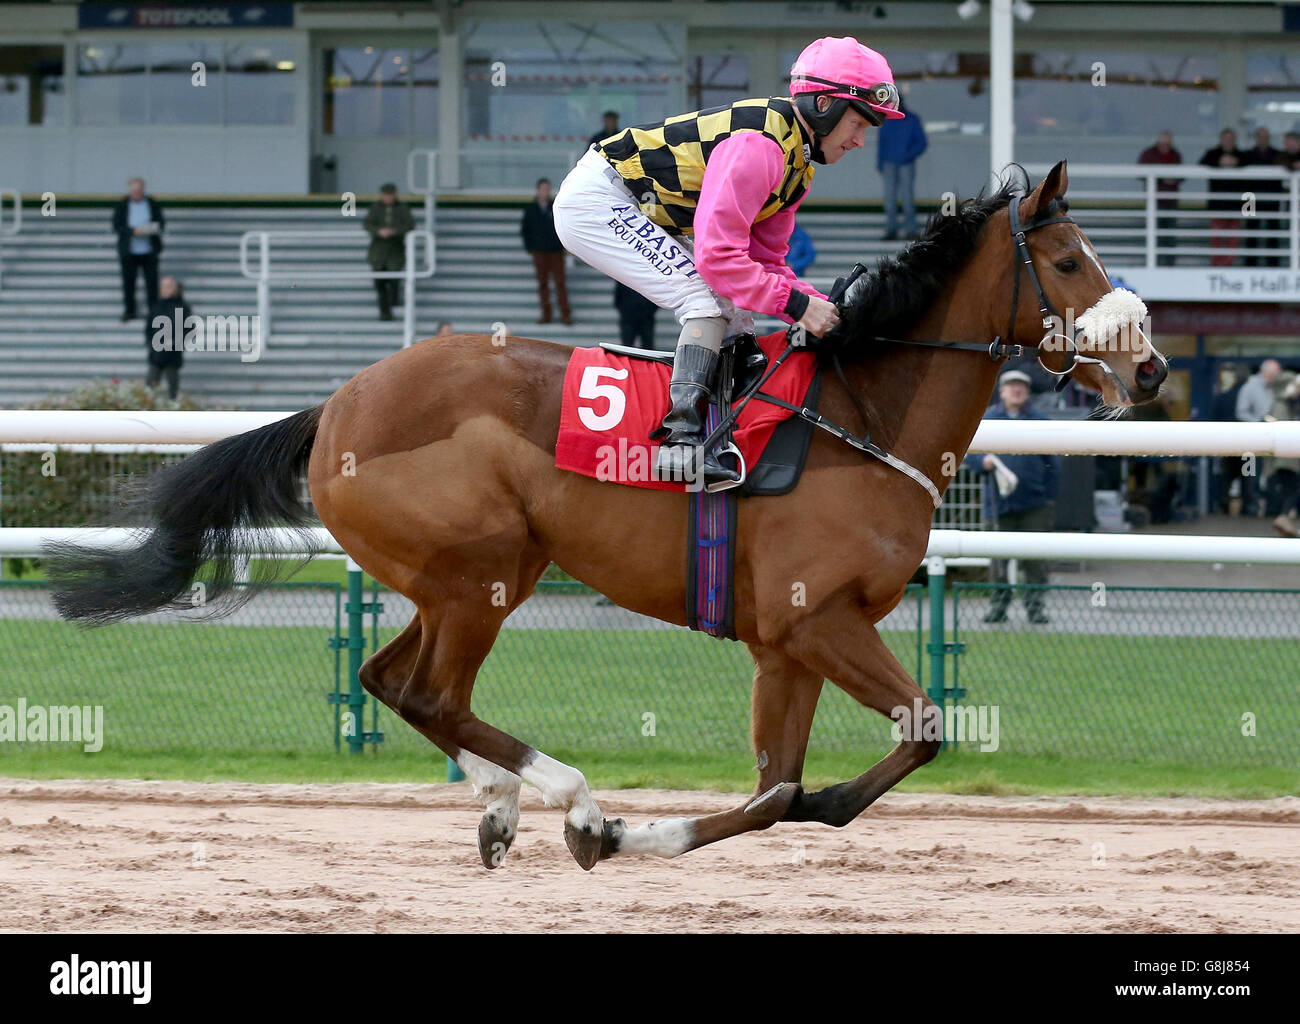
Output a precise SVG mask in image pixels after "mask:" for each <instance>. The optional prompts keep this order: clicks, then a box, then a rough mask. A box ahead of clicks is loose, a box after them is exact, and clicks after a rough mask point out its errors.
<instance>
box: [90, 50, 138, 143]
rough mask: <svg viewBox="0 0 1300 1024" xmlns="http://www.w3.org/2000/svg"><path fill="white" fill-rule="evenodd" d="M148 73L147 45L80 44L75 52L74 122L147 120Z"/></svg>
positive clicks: (122, 122)
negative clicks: (75, 117) (75, 120)
mask: <svg viewBox="0 0 1300 1024" xmlns="http://www.w3.org/2000/svg"><path fill="white" fill-rule="evenodd" d="M148 74H149V48H148V47H147V46H134V45H129V44H126V43H89V44H86V45H83V46H81V47H80V48H79V49H78V53H77V122H78V123H79V124H148V123H149V92H148Z"/></svg>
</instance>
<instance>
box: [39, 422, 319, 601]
mask: <svg viewBox="0 0 1300 1024" xmlns="http://www.w3.org/2000/svg"><path fill="white" fill-rule="evenodd" d="M320 414H321V409H320V407H319V406H317V407H316V408H314V409H305V410H303V411H302V412H300V413H297V414H296V415H294V416H289V417H287V418H285V419H282V420H278V421H277V422H275V423H271V424H268V425H267V426H265V427H259V428H258V429H257V430H250V431H249V432H248V433H246V434H238V435H236V436H235V437H227V438H225V439H223V440H221V441H218V442H216V443H215V444H210V445H208V446H207V447H206V448H203V449H201V450H200V451H197V452H195V453H194V454H193V455H191V456H190V457H189V458H187V459H185V460H184V461H182V462H180V463H178V464H176V465H175V466H171V467H169V468H168V469H165V470H163V471H161V472H160V473H157V474H156V475H155V476H154V477H152V478H151V479H150V480H149V482H148V484H147V485H146V487H145V489H144V492H143V493H142V495H141V497H140V498H139V499H138V500H137V501H136V502H135V503H134V508H135V510H136V511H142V512H144V513H146V514H147V516H148V518H149V520H150V522H151V523H152V525H151V526H149V527H147V528H145V529H144V530H142V531H141V535H140V539H139V543H138V544H136V545H135V546H133V547H131V548H129V549H126V550H117V551H111V550H100V549H97V548H92V547H85V546H83V545H80V544H70V543H55V544H49V545H47V546H46V548H45V551H44V555H45V559H46V561H45V568H46V573H47V575H48V576H49V579H50V581H51V582H52V584H53V598H54V606H55V607H56V608H57V609H58V611H59V614H60V615H62V616H63V617H64V618H65V619H71V620H73V621H76V622H84V623H88V624H91V625H102V624H104V623H107V622H116V621H118V620H119V619H127V618H130V617H131V616H133V615H143V614H144V613H146V612H152V611H157V610H159V609H163V608H177V609H185V610H187V611H195V610H196V609H199V610H202V611H205V612H206V613H208V614H225V613H227V612H229V611H232V610H233V609H235V608H237V607H238V606H239V605H241V604H243V602H244V601H246V600H247V599H248V598H249V597H251V596H252V594H253V592H254V591H255V589H256V585H257V584H263V585H264V584H266V583H269V582H271V581H272V580H274V579H275V578H276V577H277V576H279V575H281V574H282V573H281V571H280V568H279V566H280V563H263V565H262V567H261V569H260V570H259V571H258V572H257V574H256V576H255V578H254V580H253V583H254V586H252V587H241V588H236V587H235V586H234V583H235V565H236V558H235V556H236V555H238V554H240V553H242V552H249V553H251V554H253V555H256V554H258V553H259V552H261V553H265V552H267V551H269V550H270V545H269V544H267V543H266V534H261V533H259V528H260V527H268V526H296V527H307V526H309V525H310V524H311V523H312V520H313V516H312V513H311V510H310V509H309V508H308V507H307V506H306V505H305V504H304V503H303V501H302V499H301V497H300V492H299V487H300V480H301V477H302V474H303V473H304V472H305V470H306V467H307V459H308V457H309V456H310V455H311V448H312V444H313V442H314V441H315V439H316V428H317V426H318V424H319V423H320ZM205 565H206V567H207V568H206V569H205V571H204V573H203V585H202V589H198V590H192V589H191V588H192V584H193V583H194V580H195V576H196V575H198V573H199V568H200V567H201V566H205ZM209 570H210V571H209ZM196 595H197V596H196Z"/></svg>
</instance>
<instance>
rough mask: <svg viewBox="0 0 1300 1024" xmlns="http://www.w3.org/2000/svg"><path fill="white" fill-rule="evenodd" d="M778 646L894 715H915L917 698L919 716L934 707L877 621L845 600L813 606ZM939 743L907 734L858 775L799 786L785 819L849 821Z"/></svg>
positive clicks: (932, 753) (930, 754) (858, 698)
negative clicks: (814, 787)
mask: <svg viewBox="0 0 1300 1024" xmlns="http://www.w3.org/2000/svg"><path fill="white" fill-rule="evenodd" d="M783 650H784V651H785V653H786V654H788V655H790V656H792V657H794V658H797V659H798V660H799V662H801V663H802V664H804V665H807V666H808V667H809V668H810V669H812V670H814V671H816V672H819V673H821V674H823V675H824V676H825V677H826V678H827V679H829V680H831V682H833V683H834V684H835V685H836V686H838V687H839V688H840V689H842V690H843V691H844V692H845V693H847V694H848V695H849V696H851V697H852V698H853V699H854V700H856V701H858V702H859V703H860V704H864V705H865V706H867V707H869V708H872V709H873V710H875V711H879V712H880V713H881V714H882V715H884V716H885V717H886V718H889V719H891V720H895V710H896V709H898V708H905V709H906V710H907V712H908V713H909V714H910V713H912V712H913V711H914V709H915V708H916V707H917V705H916V704H914V703H913V702H914V701H917V700H919V701H920V702H921V703H920V707H921V709H922V715H923V716H928V715H931V714H936V713H937V712H936V711H935V710H931V709H933V708H935V704H934V702H933V701H932V700H930V698H929V697H927V696H926V695H925V694H924V693H923V692H922V691H921V688H920V687H919V686H917V685H916V682H915V681H914V680H913V679H912V677H911V676H910V675H908V673H907V670H906V669H905V668H903V666H902V665H900V664H899V662H898V659H897V658H895V657H894V655H893V653H892V652H891V651H890V650H889V648H888V647H886V646H885V642H884V641H883V640H882V639H881V638H880V634H879V632H877V630H876V627H875V626H874V625H872V624H871V622H870V621H868V619H867V618H866V617H865V616H864V615H863V613H862V611H861V610H860V609H859V608H856V607H854V606H852V605H850V604H849V603H848V602H845V604H843V605H838V606H830V607H828V608H825V609H820V610H818V612H817V613H816V614H814V615H812V616H810V617H809V618H808V620H807V621H806V622H805V623H801V624H800V628H799V629H798V630H793V631H791V634H790V637H789V640H788V641H786V642H785V643H784V644H783ZM940 745H941V741H940V740H937V739H936V740H927V739H919V738H916V737H915V736H913V737H912V738H905V739H904V740H903V741H902V742H901V743H899V745H898V746H897V747H895V748H894V749H893V750H891V751H890V752H889V753H888V754H886V755H885V756H884V757H883V758H881V760H879V761H877V762H876V763H875V764H874V765H872V766H871V768H870V769H869V770H868V771H866V772H864V773H863V774H862V775H859V776H858V777H857V778H856V779H851V780H849V781H848V782H841V783H838V784H837V785H834V786H828V787H827V788H826V789H823V790H821V791H819V792H817V793H804V792H800V793H799V794H798V795H797V796H796V797H795V799H794V800H793V801H792V802H791V804H790V807H789V809H788V810H787V811H786V813H785V816H784V818H783V820H785V821H820V822H823V823H825V824H827V825H834V826H836V827H839V826H843V825H847V824H848V823H849V822H850V821H852V820H853V819H854V818H856V817H857V816H858V815H859V814H861V813H862V812H863V811H865V810H866V809H867V808H868V807H870V806H871V804H872V803H874V802H875V801H876V800H877V799H878V798H879V797H880V796H881V795H883V794H884V793H887V792H888V791H889V790H890V789H892V788H893V787H894V786H895V785H896V784H897V783H898V782H899V780H901V779H903V778H904V777H905V776H907V775H909V774H910V773H911V772H913V771H915V770H916V769H917V768H920V767H921V765H923V764H926V763H927V762H929V761H931V760H932V759H933V758H934V756H935V755H936V754H937V753H938V752H939V747H940Z"/></svg>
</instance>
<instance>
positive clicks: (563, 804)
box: [522, 751, 605, 832]
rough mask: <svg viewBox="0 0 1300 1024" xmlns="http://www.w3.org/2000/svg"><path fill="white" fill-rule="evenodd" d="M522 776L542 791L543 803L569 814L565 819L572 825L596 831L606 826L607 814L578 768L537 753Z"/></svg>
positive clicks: (539, 752)
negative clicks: (598, 803)
mask: <svg viewBox="0 0 1300 1024" xmlns="http://www.w3.org/2000/svg"><path fill="white" fill-rule="evenodd" d="M522 775H523V779H524V781H525V782H527V783H528V784H529V785H530V786H536V787H537V788H538V789H539V790H540V791H541V794H542V802H543V803H545V804H546V806H547V807H558V808H560V809H561V810H563V811H565V812H566V814H565V819H566V820H567V821H568V822H569V824H570V825H573V826H574V827H575V828H586V827H591V828H592V829H594V830H595V831H596V832H599V831H600V829H601V828H602V827H603V826H604V822H605V818H604V815H602V814H601V813H600V808H599V807H597V806H596V801H595V800H593V799H592V798H591V791H590V790H589V789H587V780H586V778H585V777H584V776H583V774H582V772H580V771H578V769H577V768H570V767H569V766H568V765H567V764H563V763H561V762H559V761H557V760H555V758H553V757H547V756H546V755H545V754H543V753H542V752H541V751H538V753H537V757H536V758H535V759H534V760H533V763H532V764H530V765H528V766H527V767H525V768H524V770H523V772H522Z"/></svg>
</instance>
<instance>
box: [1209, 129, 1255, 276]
mask: <svg viewBox="0 0 1300 1024" xmlns="http://www.w3.org/2000/svg"><path fill="white" fill-rule="evenodd" d="M1241 156H1242V154H1241V150H1239V149H1238V148H1237V133H1236V132H1234V131H1233V130H1232V129H1231V128H1225V129H1223V131H1221V132H1219V144H1218V145H1217V146H1215V147H1214V148H1213V149H1207V150H1206V151H1205V153H1204V155H1203V156H1202V157H1201V159H1200V161H1199V162H1200V164H1201V166H1202V167H1220V168H1223V169H1224V170H1227V169H1229V168H1233V167H1240V166H1241ZM1244 184H1245V182H1243V181H1240V180H1237V181H1233V180H1231V179H1227V178H1222V179H1218V180H1215V179H1213V178H1212V179H1210V181H1209V191H1210V192H1211V193H1214V192H1218V193H1221V194H1222V196H1223V198H1217V197H1216V198H1214V199H1211V200H1210V201H1209V204H1208V205H1209V208H1210V210H1211V211H1212V216H1211V218H1210V248H1211V249H1235V248H1237V246H1238V245H1240V244H1241V239H1239V238H1238V237H1237V232H1238V231H1240V230H1241V220H1240V219H1239V218H1240V217H1241V193H1242V192H1244V191H1245V189H1243V188H1242V185H1244ZM1233 261H1234V257H1233V256H1231V255H1226V256H1211V257H1210V266H1212V267H1230V266H1232V264H1233Z"/></svg>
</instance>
